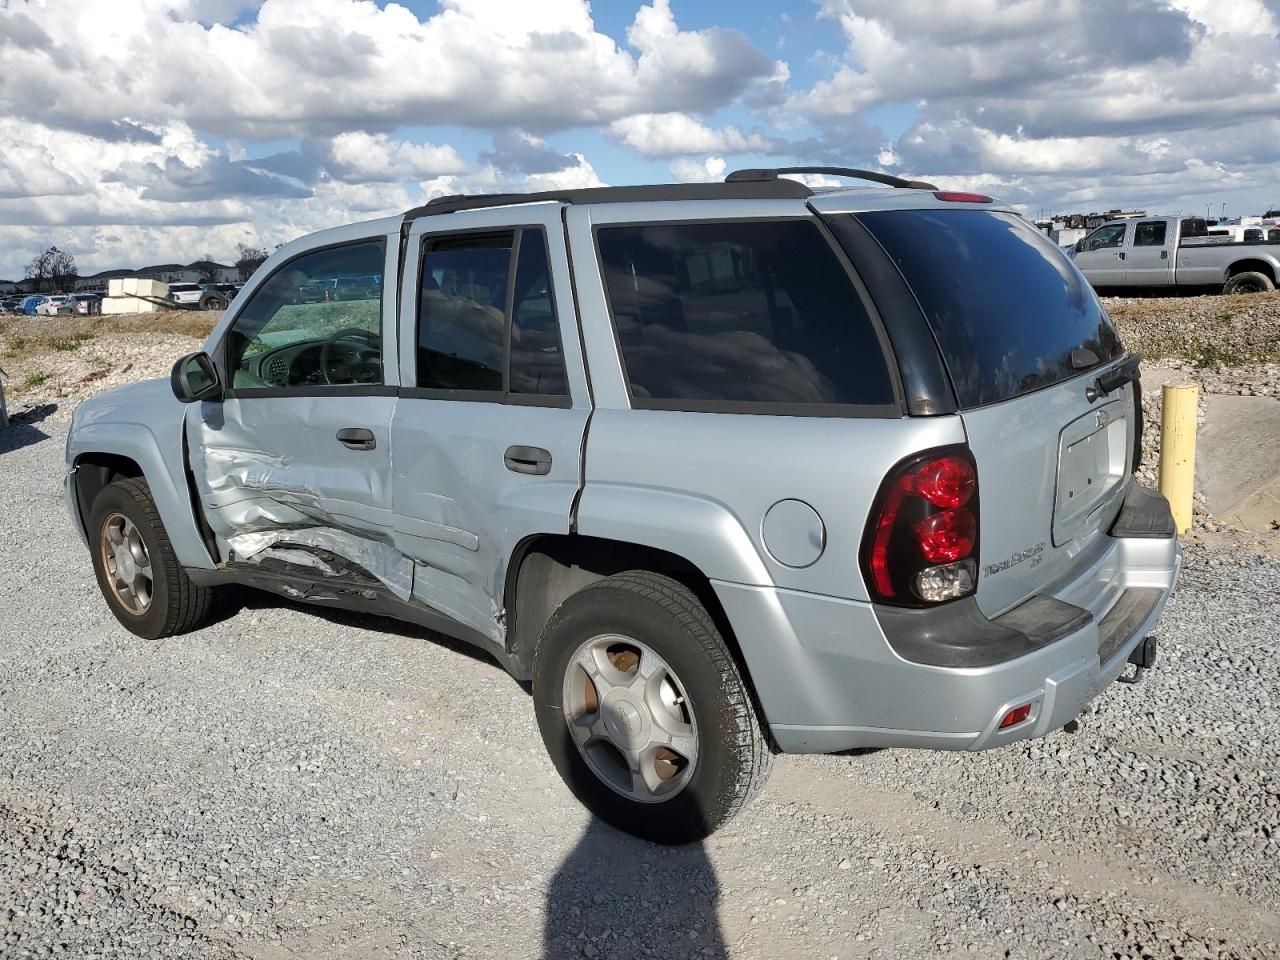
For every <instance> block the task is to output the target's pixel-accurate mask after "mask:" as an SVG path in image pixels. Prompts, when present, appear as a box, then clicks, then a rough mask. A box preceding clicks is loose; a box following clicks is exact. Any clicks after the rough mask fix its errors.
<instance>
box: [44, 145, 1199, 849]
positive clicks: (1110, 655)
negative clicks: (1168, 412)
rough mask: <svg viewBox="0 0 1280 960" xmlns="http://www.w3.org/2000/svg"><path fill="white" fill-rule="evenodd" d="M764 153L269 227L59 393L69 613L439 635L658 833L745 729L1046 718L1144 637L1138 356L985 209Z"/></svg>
mask: <svg viewBox="0 0 1280 960" xmlns="http://www.w3.org/2000/svg"><path fill="white" fill-rule="evenodd" d="M798 172H814V168H792V169H788V170H784V171H772V170H756V171H743V172H740V173H738V174H735V175H732V176H731V177H730V182H727V183H719V184H667V185H658V186H647V187H614V188H600V189H586V190H564V191H555V192H550V193H543V194H530V195H526V196H515V195H510V194H508V195H499V196H492V197H484V196H469V197H445V198H441V199H440V200H438V201H433V202H430V203H427V204H426V205H425V206H422V207H418V208H416V209H414V210H410V211H408V212H407V213H405V214H404V215H403V216H397V217H389V218H385V219H381V220H375V221H371V222H367V223H356V224H350V225H348V226H344V227H339V228H336V229H333V230H326V231H324V232H322V233H318V234H314V235H312V236H308V237H303V238H302V239H299V240H296V241H294V242H292V243H290V244H287V245H285V246H284V247H282V248H281V249H279V250H277V251H276V252H275V253H274V254H273V255H272V256H271V257H270V258H269V259H268V260H267V261H266V262H265V263H264V264H263V266H262V267H261V268H260V269H259V270H258V271H257V273H255V274H254V276H253V279H252V280H251V281H250V284H249V287H248V289H246V290H245V292H244V294H243V295H242V296H241V297H238V298H237V299H236V302H235V304H234V305H233V307H232V309H231V310H229V311H228V312H227V313H226V314H225V315H224V316H223V318H222V320H221V321H220V322H219V323H218V325H217V326H216V327H215V328H214V330H213V332H212V334H211V335H210V337H209V339H208V341H207V342H206V344H205V349H204V350H203V351H201V352H199V353H194V354H191V355H189V356H186V357H184V358H182V359H180V360H179V361H178V362H177V363H176V364H175V366H174V368H173V372H172V376H171V377H170V379H169V381H168V382H165V381H159V380H154V381H150V382H146V383H137V384H132V385H130V386H127V387H122V388H118V389H116V390H113V391H110V392H108V393H104V394H100V395H98V396H97V397H95V398H92V399H90V400H86V401H85V402H84V403H82V404H81V405H80V407H79V409H77V410H76V412H75V416H74V418H73V420H72V425H71V429H70V435H69V438H68V441H67V447H66V455H67V467H68V470H67V473H66V493H67V497H68V501H69V505H70V514H71V517H72V518H73V520H74V522H75V523H76V525H77V527H78V529H79V532H80V535H81V536H82V537H83V538H84V539H85V542H86V543H87V545H88V547H89V552H90V554H91V557H90V561H91V563H92V565H93V569H94V572H95V575H96V577H97V581H98V584H99V586H100V588H101V590H102V594H103V596H104V598H105V600H106V603H107V604H108V606H109V607H110V609H111V610H112V612H113V613H114V614H115V616H116V617H117V618H118V619H119V621H120V622H121V623H122V624H123V625H124V626H125V627H127V628H128V629H129V630H131V631H133V632H134V633H136V634H138V635H139V636H142V637H146V638H149V639H155V638H159V637H165V636H170V635H173V634H177V633H181V632H183V631H186V630H191V629H193V628H195V627H197V626H199V625H200V624H201V623H202V622H204V621H205V619H206V617H207V615H208V613H209V610H210V600H211V596H210V588H211V587H213V586H214V585H216V584H220V583H240V584H247V585H250V586H254V587H258V588H262V589H267V590H272V591H275V592H277V593H279V594H281V595H283V596H285V597H288V598H290V599H291V600H301V601H307V602H311V603H316V604H320V605H322V606H326V607H342V608H349V609H353V610H359V611H363V612H366V613H377V614H383V615H388V614H389V615H392V616H396V617H400V618H402V619H404V620H407V621H409V622H412V623H416V624H419V625H422V626H427V627H430V628H432V629H435V630H437V631H440V632H442V633H445V634H448V635H451V636H453V637H456V638H458V639H460V640H463V641H466V642H468V643H472V644H475V645H477V646H478V647H479V648H481V649H483V650H485V651H487V652H488V653H489V654H490V655H491V656H493V657H494V658H495V659H496V660H497V661H498V662H499V663H501V664H502V665H503V666H504V667H505V668H507V669H508V670H509V671H511V673H513V674H514V675H515V676H516V677H518V678H519V679H520V680H522V681H527V682H528V683H530V685H531V689H532V693H533V704H532V707H533V712H534V714H535V715H536V718H537V722H538V724H539V726H540V728H541V731H542V736H543V741H544V743H545V745H546V747H547V750H548V752H549V754H550V756H551V759H552V761H553V762H554V764H555V766H556V768H557V769H558V770H559V772H560V774H561V775H562V776H563V778H564V780H565V782H566V783H567V784H568V786H569V788H570V789H571V790H572V791H573V792H574V794H576V795H577V797H578V798H579V799H581V800H582V801H583V803H585V804H586V806H587V807H589V808H590V809H591V810H592V811H593V812H594V813H596V814H597V815H598V816H599V817H601V818H602V819H604V820H605V821H607V822H609V823H611V824H613V825H614V826H616V827H619V828H621V829H623V830H628V831H630V832H632V833H635V834H638V835H640V836H643V837H647V838H649V839H651V840H656V841H659V842H664V843H682V842H688V841H692V840H696V839H699V838H701V837H703V836H706V835H707V834H708V833H710V832H711V831H712V830H714V829H716V828H717V827H719V826H720V825H722V824H723V823H725V822H726V821H727V820H729V818H731V817H732V816H733V815H734V814H735V813H736V812H737V811H738V810H740V809H741V808H742V806H743V805H744V804H745V803H747V801H748V800H749V799H750V798H751V796H752V795H753V794H754V793H755V792H756V791H757V790H758V789H759V788H760V786H761V785H762V784H763V783H764V780H765V778H766V776H767V774H768V770H769V765H770V762H771V757H772V754H773V753H774V752H775V751H781V752H794V753H826V752H834V751H846V750H850V749H853V748H860V747H881V748H883V747H921V748H930V749H939V750H984V749H988V748H991V747H1001V746H1007V745H1009V744H1012V743H1015V742H1017V741H1020V740H1025V739H1028V738H1032V737H1042V736H1045V735H1046V734H1049V733H1052V732H1053V731H1055V730H1057V729H1059V728H1061V727H1062V726H1063V725H1064V724H1066V723H1067V722H1068V721H1070V720H1072V719H1073V718H1074V717H1075V716H1076V715H1077V714H1078V713H1079V712H1080V711H1081V710H1082V709H1083V708H1084V706H1085V705H1086V704H1087V703H1088V702H1089V701H1090V700H1092V699H1093V698H1094V697H1096V696H1098V695H1099V694H1100V693H1101V692H1102V691H1103V690H1105V689H1106V688H1107V687H1108V686H1109V685H1110V684H1111V682H1112V681H1114V680H1116V679H1117V678H1119V677H1120V676H1121V675H1123V674H1125V673H1126V672H1128V671H1130V669H1132V670H1133V671H1134V677H1131V678H1130V679H1134V678H1136V676H1137V675H1140V673H1141V670H1143V669H1145V668H1147V667H1149V666H1151V665H1152V664H1153V662H1154V655H1155V646H1154V641H1153V640H1152V639H1150V637H1149V636H1148V635H1149V633H1150V631H1151V630H1152V628H1153V627H1154V625H1155V623H1156V621H1157V619H1158V618H1159V616H1160V612H1161V610H1162V609H1163V607H1164V604H1165V601H1166V600H1167V599H1168V598H1169V595H1170V593H1171V591H1172V590H1173V586H1174V582H1175V579H1176V576H1177V571H1178V564H1179V556H1180V552H1179V548H1178V544H1177V540H1176V537H1175V531H1174V524H1173V518H1172V516H1171V514H1170V511H1169V506H1168V503H1167V502H1166V501H1165V499H1164V498H1163V497H1161V496H1160V495H1159V494H1158V493H1155V492H1154V491H1149V490H1145V489H1144V488H1142V487H1140V486H1139V485H1138V484H1137V482H1136V480H1135V478H1134V470H1135V468H1136V465H1137V458H1138V457H1139V455H1140V452H1141V449H1142V447H1141V442H1140V430H1141V424H1142V418H1141V412H1140V407H1139V400H1138V383H1137V373H1138V359H1137V358H1136V357H1134V356H1132V355H1130V354H1129V353H1128V352H1127V351H1126V349H1125V347H1124V345H1123V344H1122V343H1121V341H1120V338H1119V336H1118V335H1117V333H1116V331H1115V328H1114V327H1113V326H1112V324H1111V321H1110V319H1109V318H1108V316H1107V314H1106V311H1105V310H1104V309H1103V307H1102V304H1101V303H1100V302H1099V300H1098V298H1097V296H1096V295H1095V294H1094V292H1093V291H1092V290H1091V289H1090V288H1089V286H1088V284H1087V283H1086V282H1085V281H1084V279H1083V278H1082V277H1081V276H1080V274H1079V272H1078V271H1076V270H1075V269H1074V268H1073V267H1072V266H1071V263H1070V262H1069V261H1068V260H1067V259H1066V257H1065V256H1064V255H1063V254H1062V253H1061V252H1060V251H1059V250H1058V249H1057V248H1056V247H1055V246H1054V244H1053V243H1052V242H1051V241H1049V240H1048V239H1047V238H1046V237H1044V236H1043V235H1042V234H1039V233H1037V232H1036V231H1035V229H1034V228H1032V227H1031V226H1030V225H1028V224H1027V222H1026V221H1025V220H1024V219H1023V218H1022V217H1020V216H1019V215H1018V214H1017V213H1016V212H1015V211H1014V210H1013V209H1012V208H1011V207H1009V206H1007V205H1005V204H1001V203H997V202H995V201H993V200H992V199H991V198H990V197H985V196H981V195H978V194H973V193H959V192H949V191H941V190H937V189H936V188H934V187H932V186H929V185H928V184H920V183H914V182H908V181H902V180H897V179H895V178H888V177H885V176H884V175H882V174H874V173H872V174H862V173H860V172H858V171H844V172H843V173H845V174H846V175H850V176H865V177H867V178H870V179H875V180H878V181H879V182H881V183H888V184H889V185H890V188H889V189H869V190H851V189H840V190H833V191H826V192H815V191H813V190H811V189H810V188H809V187H807V186H805V185H804V184H802V183H799V182H797V181H795V180H790V179H785V178H783V177H781V176H780V174H782V173H798ZM824 172H826V173H831V172H832V171H831V170H830V169H826V170H824ZM571 265H572V266H571ZM375 274H377V275H379V276H381V278H382V280H383V282H382V283H380V284H378V285H377V294H376V295H375V296H372V297H370V298H369V299H366V300H354V301H349V302H343V303H338V304H333V303H324V302H322V301H321V302H315V303H312V304H299V303H298V302H297V296H298V293H299V290H300V288H303V289H308V290H313V291H316V292H318V293H323V291H324V290H325V289H326V288H328V289H334V288H335V287H334V285H333V284H332V283H331V281H334V280H337V279H338V278H343V277H367V276H372V275H375ZM1111 706H1114V707H1115V708H1116V709H1124V707H1123V705H1121V704H1112V705H1111ZM473 722H474V723H476V724H480V725H483V724H485V723H487V722H489V720H488V719H487V718H486V717H485V716H480V717H478V718H476V719H474V721H473ZM939 762H946V761H945V760H942V759H940V760H939ZM1103 772H1104V771H1100V774H1101V773H1103ZM522 799H523V798H522V797H521V796H520V795H519V792H518V791H513V792H512V793H511V803H512V805H513V807H515V806H518V805H519V804H520V803H521V802H522Z"/></svg>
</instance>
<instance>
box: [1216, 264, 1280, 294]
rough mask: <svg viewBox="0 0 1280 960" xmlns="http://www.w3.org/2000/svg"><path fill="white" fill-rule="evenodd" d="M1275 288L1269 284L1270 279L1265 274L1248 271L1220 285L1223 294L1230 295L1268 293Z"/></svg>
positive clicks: (1272, 284)
mask: <svg viewBox="0 0 1280 960" xmlns="http://www.w3.org/2000/svg"><path fill="white" fill-rule="evenodd" d="M1275 288H1276V285H1275V284H1274V283H1272V282H1271V278H1270V277H1268V276H1267V275H1266V274H1265V273H1258V272H1256V271H1253V270H1250V271H1248V272H1247V273H1237V274H1236V275H1235V276H1234V277H1232V278H1231V279H1230V280H1228V281H1227V282H1226V283H1224V284H1223V285H1222V292H1223V293H1224V294H1232V293H1270V292H1271V291H1272V290H1274V289H1275Z"/></svg>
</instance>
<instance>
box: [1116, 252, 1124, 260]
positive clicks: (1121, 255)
mask: <svg viewBox="0 0 1280 960" xmlns="http://www.w3.org/2000/svg"><path fill="white" fill-rule="evenodd" d="M1116 256H1117V257H1119V258H1120V259H1121V260H1123V259H1124V254H1123V253H1117V254H1116Z"/></svg>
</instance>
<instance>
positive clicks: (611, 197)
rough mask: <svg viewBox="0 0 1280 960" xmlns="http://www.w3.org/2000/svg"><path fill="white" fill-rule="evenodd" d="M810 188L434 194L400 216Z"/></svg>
mask: <svg viewBox="0 0 1280 960" xmlns="http://www.w3.org/2000/svg"><path fill="white" fill-rule="evenodd" d="M811 196H813V191H812V190H810V189H809V188H808V187H806V186H805V185H804V184H803V183H801V182H800V181H798V180H778V179H773V180H743V181H735V182H733V183H659V184H649V185H645V186H637V187H587V188H584V189H581V190H547V191H544V192H542V193H479V194H471V195H460V194H455V195H453V196H448V197H435V198H434V199H432V200H428V201H427V202H426V203H425V204H424V205H423V206H421V207H414V208H413V209H412V210H409V211H408V212H406V213H405V215H404V219H405V220H406V221H409V220H417V219H418V218H419V217H433V216H436V215H437V214H442V213H456V212H458V211H460V210H480V209H483V208H485V207H505V206H510V205H512V204H518V203H545V202H547V201H553V202H556V203H568V204H582V203H640V202H645V201H659V200H807V199H808V198H809V197H811Z"/></svg>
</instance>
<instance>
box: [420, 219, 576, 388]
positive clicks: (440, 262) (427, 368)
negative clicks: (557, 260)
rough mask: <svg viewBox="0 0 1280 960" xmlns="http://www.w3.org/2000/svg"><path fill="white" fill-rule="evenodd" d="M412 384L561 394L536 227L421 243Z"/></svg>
mask: <svg viewBox="0 0 1280 960" xmlns="http://www.w3.org/2000/svg"><path fill="white" fill-rule="evenodd" d="M417 385H418V387H420V388H424V389H430V390H448V391H470V392H473V393H483V394H489V395H494V396H489V397H485V398H484V399H499V398H500V396H516V397H522V398H524V399H526V400H527V399H529V398H532V397H539V396H541V397H556V398H562V399H563V398H567V397H568V394H569V388H568V382H567V379H566V377H565V367H564V353H563V351H562V349H561V342H560V325H559V323H558V321H557V319H556V310H555V301H554V299H553V297H552V292H551V276H550V270H549V267H548V261H547V244H546V240H545V238H544V237H543V234H542V231H541V230H537V229H523V230H516V231H512V232H505V233H497V234H462V235H456V236H445V237H435V238H430V239H428V240H427V241H425V242H424V250H423V254H422V270H421V287H420V290H419V294H418V362H417Z"/></svg>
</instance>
